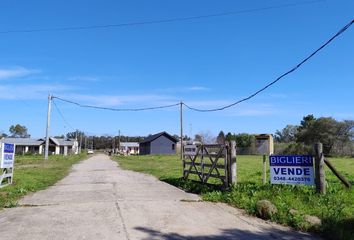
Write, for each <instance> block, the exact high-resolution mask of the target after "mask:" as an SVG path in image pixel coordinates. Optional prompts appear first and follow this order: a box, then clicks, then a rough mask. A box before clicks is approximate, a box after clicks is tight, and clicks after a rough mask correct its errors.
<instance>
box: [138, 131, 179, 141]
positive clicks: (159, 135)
mask: <svg viewBox="0 0 354 240" xmlns="http://www.w3.org/2000/svg"><path fill="white" fill-rule="evenodd" d="M161 136H165V137H167V138H168V139H170V140H171V141H172V142H175V143H176V142H177V139H176V138H174V137H173V136H171V135H170V134H168V133H167V132H160V133H156V134H154V135H151V136H148V137H146V138H145V139H144V140H143V141H141V142H140V143H147V142H152V141H154V140H155V139H157V138H159V137H161Z"/></svg>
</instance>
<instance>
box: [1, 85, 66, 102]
mask: <svg viewBox="0 0 354 240" xmlns="http://www.w3.org/2000/svg"><path fill="white" fill-rule="evenodd" d="M71 89H72V87H71V86H66V85H62V84H21V85H18V84H17V85H1V86H0V99H7V100H11V99H12V100H16V99H46V98H47V95H48V93H61V92H63V91H67V90H71Z"/></svg>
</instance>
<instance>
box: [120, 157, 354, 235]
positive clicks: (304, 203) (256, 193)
mask: <svg viewBox="0 0 354 240" xmlns="http://www.w3.org/2000/svg"><path fill="white" fill-rule="evenodd" d="M114 159H115V160H117V161H118V162H119V164H120V166H121V167H122V168H124V169H129V170H134V171H138V172H143V173H147V174H152V175H154V176H156V177H157V178H159V179H160V180H162V181H165V182H168V183H170V184H173V185H175V186H177V187H179V188H182V189H184V190H186V191H189V192H194V193H198V194H201V196H202V198H203V200H206V201H213V202H225V203H228V204H230V205H232V206H235V207H238V208H243V209H245V210H246V211H247V212H248V213H249V214H251V215H256V207H255V206H256V203H257V201H258V200H261V199H267V200H269V201H271V202H272V203H273V204H274V205H275V206H276V207H277V208H278V213H277V214H276V215H274V216H272V218H271V220H272V221H275V222H278V223H281V224H283V225H288V226H292V227H294V228H295V229H298V230H304V231H315V232H319V233H321V234H323V236H325V237H326V238H329V239H354V188H353V187H352V188H351V189H350V190H348V189H346V188H345V187H344V186H343V185H342V184H341V183H340V181H339V180H338V179H337V178H336V177H335V176H334V175H333V174H332V173H331V172H330V170H329V169H328V168H327V167H326V180H327V182H328V186H327V194H326V195H319V194H317V193H316V192H315V191H314V187H308V186H292V185H270V184H265V185H263V184H262V157H261V156H238V158H237V168H238V184H237V185H236V186H233V187H232V188H231V189H229V190H223V189H222V188H220V187H218V186H214V185H204V186H203V185H201V184H199V183H197V182H195V181H190V180H183V179H182V178H181V176H182V164H181V161H180V159H179V157H178V156H176V155H170V156H164V155H148V156H129V157H114ZM330 161H331V162H332V164H333V165H334V166H335V167H336V168H337V169H338V171H340V172H341V173H342V174H343V175H344V176H345V177H346V178H347V179H348V180H349V181H350V182H351V183H352V184H354V159H353V158H330ZM268 176H269V173H268ZM193 179H194V180H197V178H196V176H194V177H193ZM214 183H215V182H214ZM291 209H295V210H297V213H296V214H290V213H289V211H290V210H291ZM304 215H314V216H318V217H319V218H321V220H322V226H321V227H311V226H309V224H307V223H306V222H305V221H304Z"/></svg>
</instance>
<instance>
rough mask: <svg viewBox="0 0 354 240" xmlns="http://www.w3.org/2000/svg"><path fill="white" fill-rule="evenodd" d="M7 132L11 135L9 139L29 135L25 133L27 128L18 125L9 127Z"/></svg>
mask: <svg viewBox="0 0 354 240" xmlns="http://www.w3.org/2000/svg"><path fill="white" fill-rule="evenodd" d="M9 132H10V134H11V137H15V138H27V137H30V135H29V134H28V132H27V128H26V127H25V126H22V125H20V124H16V125H12V126H10V129H9Z"/></svg>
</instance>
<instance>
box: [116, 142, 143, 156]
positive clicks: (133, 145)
mask: <svg viewBox="0 0 354 240" xmlns="http://www.w3.org/2000/svg"><path fill="white" fill-rule="evenodd" d="M119 152H120V153H122V154H124V155H135V154H139V143H138V142H121V143H120V147H119Z"/></svg>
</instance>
